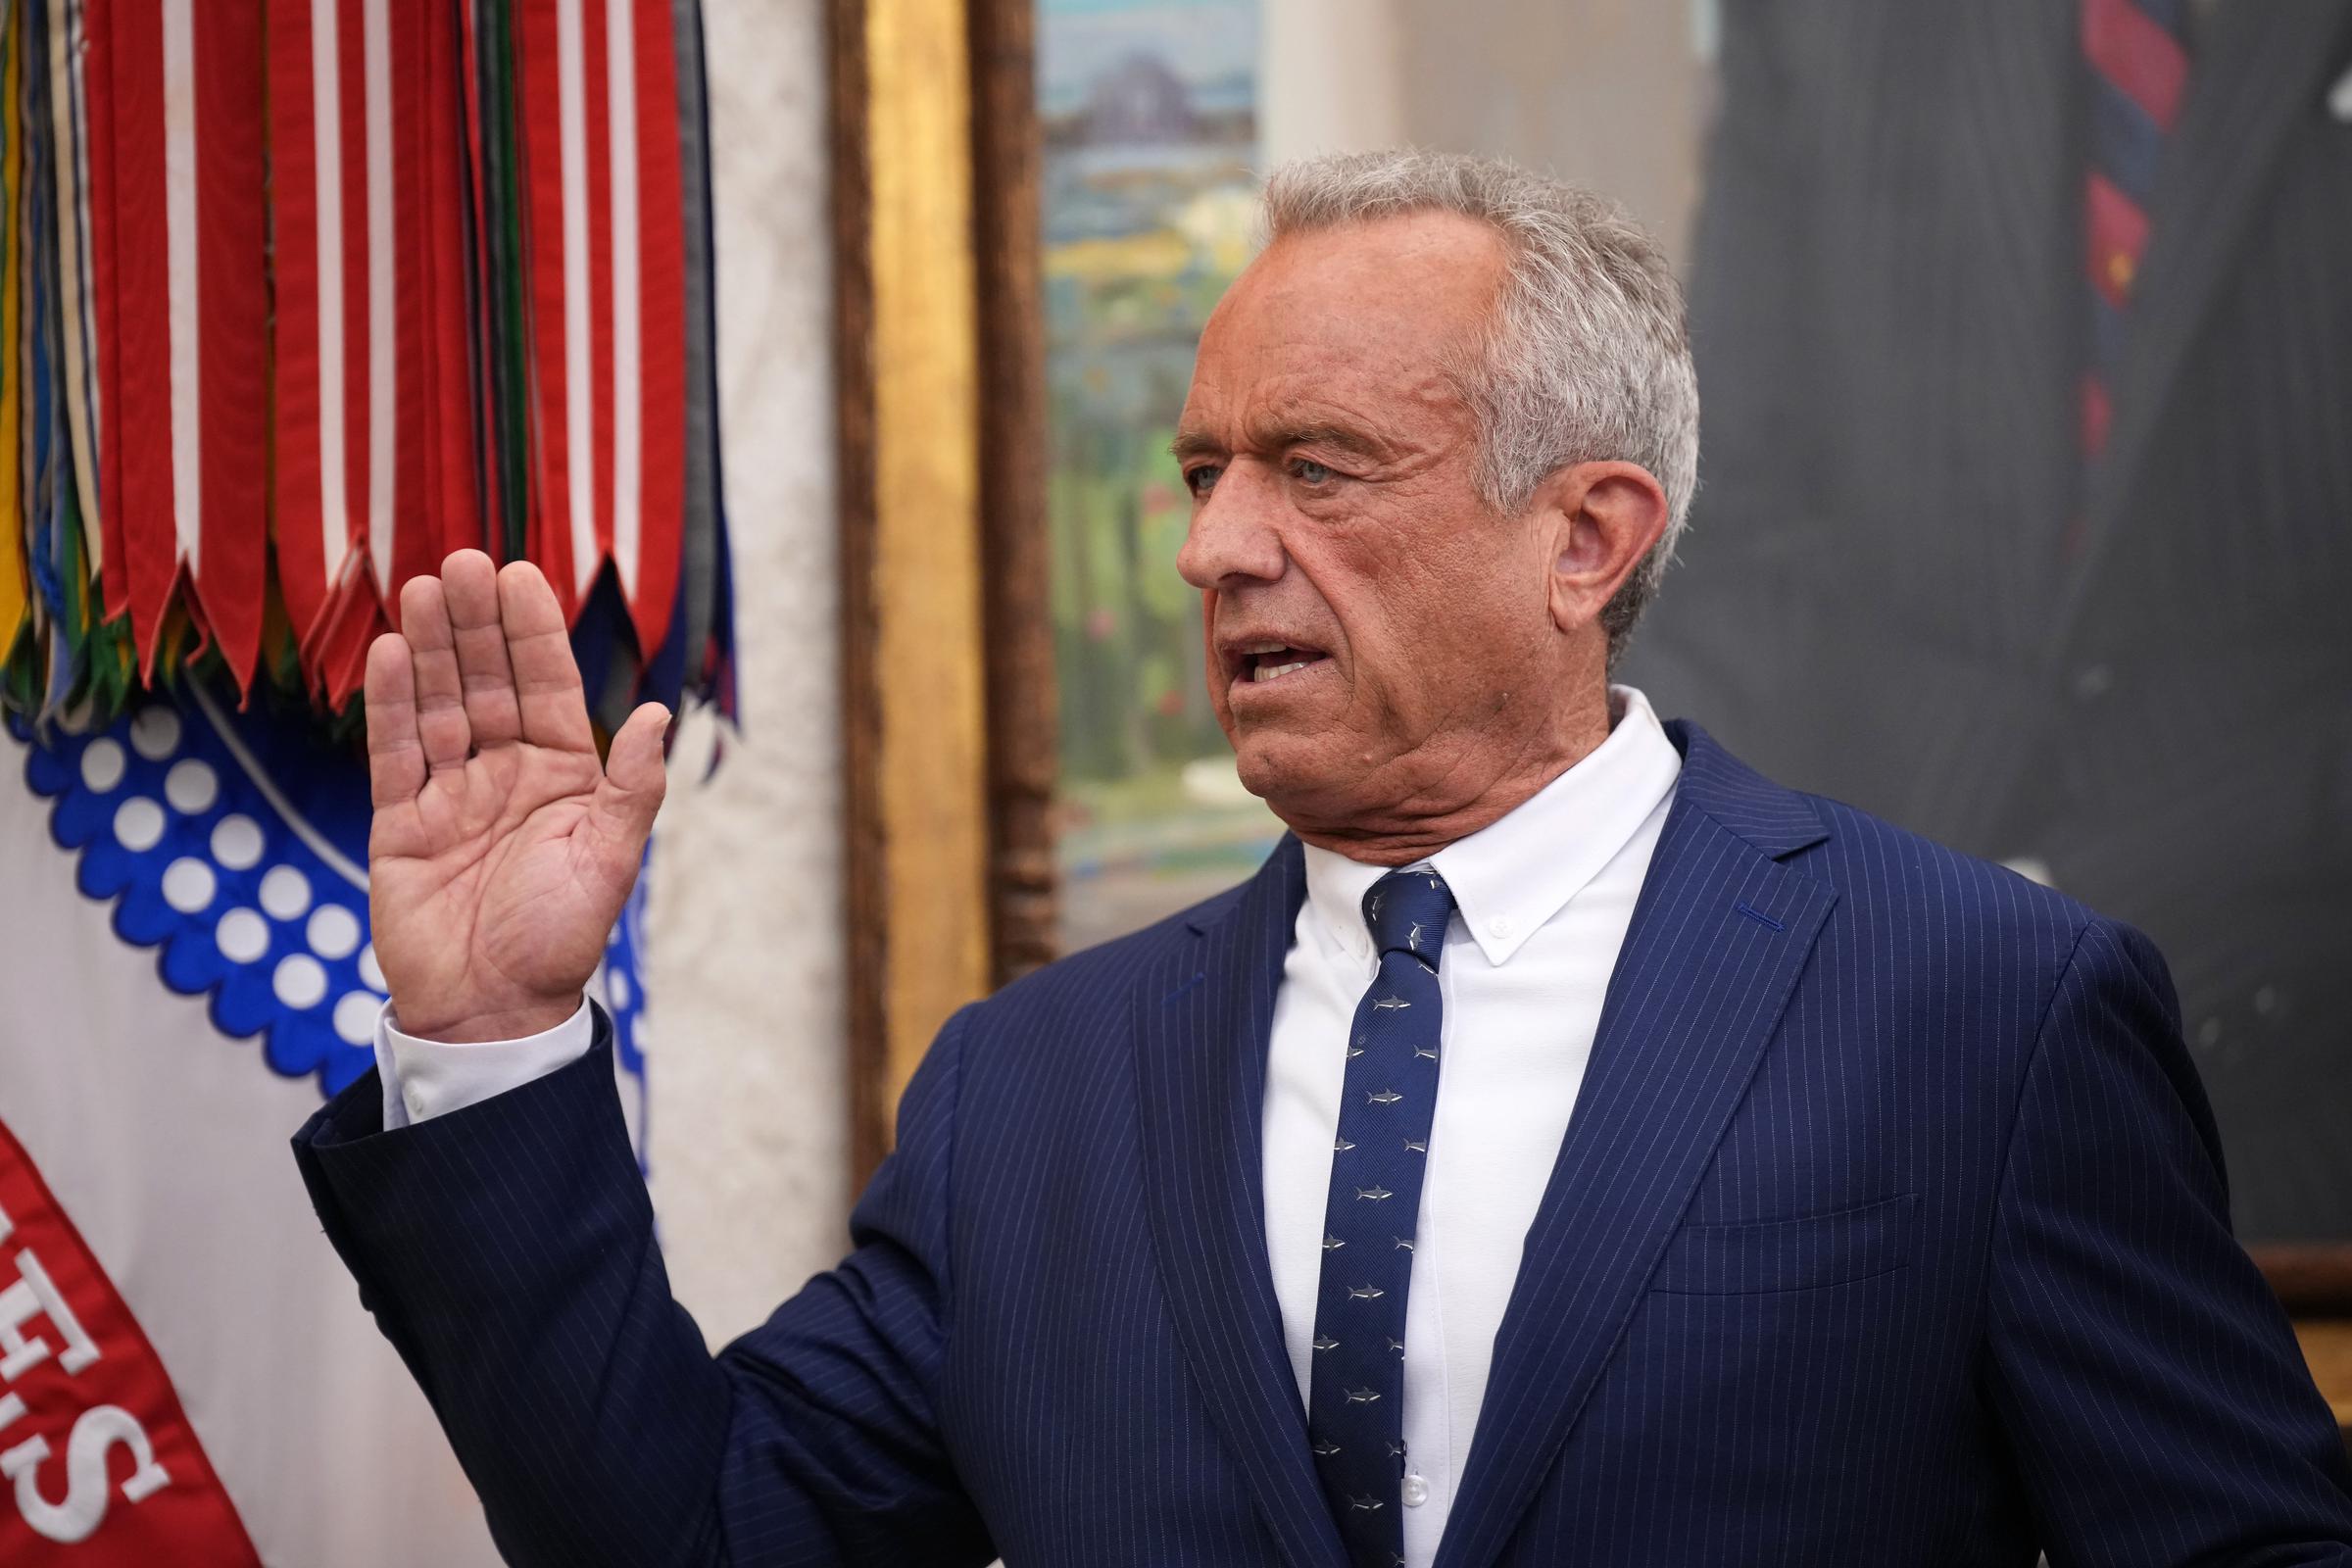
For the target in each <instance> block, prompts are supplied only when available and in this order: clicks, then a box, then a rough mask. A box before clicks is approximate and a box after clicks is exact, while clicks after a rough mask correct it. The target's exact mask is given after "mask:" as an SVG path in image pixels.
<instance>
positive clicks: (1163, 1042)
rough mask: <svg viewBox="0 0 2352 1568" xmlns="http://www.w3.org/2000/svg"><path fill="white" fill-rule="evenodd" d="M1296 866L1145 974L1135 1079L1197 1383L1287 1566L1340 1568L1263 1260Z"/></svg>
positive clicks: (1278, 866)
mask: <svg viewBox="0 0 2352 1568" xmlns="http://www.w3.org/2000/svg"><path fill="white" fill-rule="evenodd" d="M1305 887H1306V881H1305V870H1304V862H1303V858H1302V857H1301V856H1300V854H1299V844H1298V841H1297V840H1295V839H1291V838H1289V837H1285V838H1284V839H1283V841H1282V844H1281V845H1280V847H1278V848H1277V849H1276V850H1275V852H1274V854H1273V856H1272V857H1271V858H1268V860H1267V861H1266V863H1265V865H1264V866H1262V867H1261V868H1260V869H1259V871H1258V873H1257V875H1256V876H1255V877H1253V878H1251V879H1250V882H1248V883H1247V884H1245V885H1244V887H1243V888H1242V891H1241V894H1240V897H1239V898H1238V899H1237V900H1235V901H1234V902H1233V903H1232V904H1230V905H1229V906H1227V907H1225V909H1224V910H1223V912H1222V913H1220V914H1214V915H1212V916H1211V917H1210V918H1209V919H1208V920H1206V921H1205V922H1204V923H1203V924H1202V925H1201V927H1200V928H1199V929H1200V936H1201V941H1200V944H1199V945H1198V946H1197V947H1189V948H1186V947H1180V948H1178V949H1177V950H1176V952H1175V955H1174V956H1171V957H1169V958H1167V959H1165V960H1163V961H1162V962H1161V963H1160V964H1159V965H1158V966H1157V967H1156V968H1155V969H1154V970H1153V971H1152V972H1150V973H1148V974H1146V975H1145V977H1144V984H1143V986H1142V987H1141V989H1140V990H1139V992H1138V993H1137V997H1136V1027H1135V1043H1136V1082H1137V1085H1138V1088H1139V1090H1140V1092H1141V1094H1142V1097H1143V1104H1142V1117H1143V1134H1144V1139H1143V1147H1144V1170H1145V1186H1146V1189H1147V1192H1148V1196H1149V1201H1150V1212H1151V1218H1152V1239H1153V1242H1154V1245H1155V1246H1156V1247H1157V1249H1158V1252H1159V1263H1160V1277H1161V1280H1162V1281H1163V1282H1164V1284H1165V1286H1166V1288H1167V1293H1168V1303H1169V1307H1170V1310H1171V1311H1172V1313H1173V1315H1174V1317H1175V1321H1176V1332H1177V1337H1178V1338H1179V1339H1180V1340H1181V1341H1182V1342H1183V1346H1184V1350H1185V1354H1186V1356H1187V1357H1188V1359H1189V1360H1190V1362H1191V1364H1192V1369H1193V1377H1194V1380H1195V1381H1196V1382H1197V1383H1198V1384H1199V1386H1200V1389H1201V1394H1202V1396H1203V1397H1205V1399H1206V1400H1207V1402H1208V1407H1209V1412H1210V1415H1211V1416H1212V1417H1213V1418H1214V1420H1215V1421H1216V1424H1217V1426H1218V1428H1219V1430H1220V1431H1221V1432H1222V1433H1223V1434H1224V1438H1225V1442H1226V1444H1227V1446H1229V1447H1230V1448H1231V1449H1232V1451H1233V1453H1234V1455H1235V1457H1236V1458H1237V1459H1238V1460H1239V1461H1240V1463H1241V1466H1242V1470H1243V1472H1244V1473H1245V1474H1246V1475H1247V1476H1248V1477H1249V1479H1250V1486H1251V1487H1252V1488H1253V1489H1255V1491H1256V1494H1257V1501H1258V1507H1259V1510H1260V1512H1262V1513H1263V1515H1264V1516H1265V1519H1266V1523H1267V1524H1268V1526H1269V1527H1270V1528H1271V1529H1272V1530H1273V1533H1274V1537H1275V1540H1276V1542H1277V1543H1278V1544H1280V1546H1281V1548H1282V1552H1283V1555H1284V1557H1285V1558H1286V1559H1287V1560H1288V1561H1289V1562H1290V1563H1291V1564H1293V1565H1294V1568H1309V1565H1313V1568H1329V1565H1335V1564H1340V1563H1344V1562H1345V1561H1346V1556H1347V1554H1346V1551H1345V1549H1344V1548H1343V1546H1342V1545H1341V1543H1340V1535H1339V1528H1338V1526H1336V1525H1335V1524H1334V1523H1333V1522H1332V1518H1331V1510H1330V1509H1329V1508H1328V1507H1327V1506H1326V1505H1325V1503H1324V1498H1323V1490H1322V1487H1321V1485H1320V1483H1318V1482H1317V1480H1316V1478H1315V1472H1314V1465H1313V1460H1312V1459H1311V1458H1310V1457H1309V1455H1308V1453H1307V1449H1306V1415H1305V1412H1304V1409H1303V1408H1302V1406H1301V1405H1300V1404H1299V1389H1298V1384H1297V1381H1296V1379H1295V1378H1294V1377H1293V1375H1292V1372H1291V1362H1290V1356H1289V1354H1288V1352H1287V1351H1286V1350H1285V1349H1284V1348H1283V1343H1282V1309H1281V1306H1280V1305H1279V1303H1278V1302H1277V1301H1276V1300H1275V1297H1274V1278H1273V1274H1272V1271H1271V1270H1270V1269H1269V1267H1268V1265H1267V1262H1266V1221H1265V1207H1264V1201H1263V1195H1262V1194H1261V1193H1260V1191H1259V1181H1260V1160H1259V1144H1258V1120H1259V1112H1260V1109H1261V1104H1262V1102H1263V1099H1264V1095H1265V1055H1266V1041H1267V1036H1268V1033H1269V1031H1270V1030H1271V1029H1272V1027H1273V1022H1274V993H1275V989H1276V987H1277V986H1279V985H1280V984H1281V981H1282V966H1283V958H1284V956H1285V955H1286V954H1287V953H1288V952H1289V950H1290V942H1291V931H1292V927H1293V924H1294V922H1295V921H1296V919H1297V917H1298V911H1299V899H1300V898H1301V897H1302V896H1303V894H1304V892H1305Z"/></svg>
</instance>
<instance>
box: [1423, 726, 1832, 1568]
mask: <svg viewBox="0 0 2352 1568" xmlns="http://www.w3.org/2000/svg"><path fill="white" fill-rule="evenodd" d="M1669 730H1670V733H1673V734H1674V735H1675V738H1676V740H1677V743H1678V744H1680V745H1683V746H1685V748H1686V760H1685V763H1684V771H1683V781H1682V783H1681V785H1680V786H1678V789H1677V794H1676V798H1675V804H1674V807H1673V809H1671V811H1669V813H1668V815H1667V820H1666V827H1665V830H1664V832H1663V834H1662V835H1661V837H1660V839H1659V843H1658V848H1657V851H1656V853H1655V855H1654V856H1653V858H1652V859H1651V861H1650V869H1649V875H1648V877H1647V879H1646V880H1645V881H1644V883H1643V885H1642V896H1641V899H1640V901H1639V902H1638V904H1637V905H1636V907H1635V911H1634V918H1633V924H1632V926H1631V928H1630V929H1629V930H1628V931H1627V934H1626V941H1625V948H1624V951H1623V953H1622V954H1621V955H1620V956H1619V958H1618V963H1617V968H1616V972H1615V973H1614V974H1613V975H1612V976H1611V977H1610V981H1609V990H1608V997H1607V1000H1606V1002H1605V1003H1604V1005H1603V1006H1602V1009H1601V1018H1600V1027H1599V1032H1598V1034H1597V1036H1596V1038H1595V1039H1594V1041H1593V1057H1592V1063H1591V1065H1590V1066H1589V1067H1588V1068H1587V1070H1586V1075H1585V1082H1584V1087H1583V1090H1582V1092H1581V1093H1580V1094H1579V1095H1578V1097H1577V1103H1576V1110H1575V1114H1574V1115H1573V1116H1572V1117H1571V1119H1570V1121H1569V1124H1568V1132H1567V1136H1566V1138H1565V1139H1564V1140H1563V1142H1562V1144H1561V1147H1560V1154H1559V1159H1558V1161H1557V1162H1556V1163H1555V1164H1554V1166H1553V1168H1552V1174H1551V1182H1550V1185H1549V1186H1548V1187H1547V1188H1546V1189H1545V1191H1544V1200H1543V1203H1542V1205H1541V1206H1540V1207H1539V1208H1538V1209H1537V1211H1536V1218H1535V1221H1534V1223H1533V1224H1531V1225H1530V1226H1529V1227H1528V1233H1527V1242H1526V1246H1525V1249H1524V1251H1523V1253H1522V1256H1521V1261H1520V1268H1519V1278H1518V1282H1517V1284H1516V1286H1515V1287H1514V1288H1513V1290H1512V1293H1511V1300H1510V1305H1509V1307H1508V1308H1507V1310H1506V1311H1505V1313H1504V1315H1503V1320H1502V1327H1501V1328H1500V1330H1499V1331H1497V1333H1496V1335H1495V1361H1494V1367H1493V1370H1492V1372H1491V1373H1490V1374H1489V1377H1488V1380H1487V1400H1486V1405H1485V1408H1484V1409H1482V1410H1481V1411H1480V1413H1479V1419H1478V1429H1477V1434H1476V1436H1475V1437H1474V1438H1473V1440H1472V1443H1471V1448H1470V1461H1469V1468H1468V1471H1467V1473H1466V1474H1465V1475H1464V1476H1463V1478H1462V1486H1461V1491H1460V1493H1459V1494H1458V1495H1457V1496H1456V1499H1455V1502H1454V1506H1453V1511H1452V1514H1451V1516H1450V1517H1449V1518H1448V1520H1447V1522H1446V1535H1445V1539H1444V1541H1443V1542H1442V1543H1441V1544H1440V1546H1439V1548H1438V1557H1437V1568H1485V1565H1486V1564H1488V1563H1491V1562H1493V1561H1494V1560H1495V1557H1496V1556H1497V1554H1499V1553H1500V1551H1501V1550H1502V1548H1503V1546H1504V1545H1505V1544H1507V1543H1508V1541H1509V1539H1510V1536H1511V1533H1512V1531H1513V1530H1514V1529H1516V1528H1517V1526H1518V1523H1519V1521H1520V1519H1521V1517H1522V1516H1523V1515H1524V1514H1525V1513H1526V1511H1527V1509H1528V1507H1529V1505H1530V1504H1531V1503H1532V1502H1533V1501H1534V1499H1535V1497H1536V1495H1537V1493H1538V1491H1539V1489H1540V1487H1541V1486H1542V1484H1543V1481H1544V1476H1545V1474H1546V1473H1547V1472H1548V1471H1549V1470H1550V1469H1551V1466H1552V1463H1553V1460H1554V1459H1555V1457H1556V1456H1557V1454H1558V1452H1559V1449H1560V1446H1561V1445H1562V1443H1563V1442H1564V1441H1565V1440H1566V1438H1567V1436H1568V1434H1569V1432H1570V1430H1571V1429H1573V1428H1574V1427H1575V1425H1576V1423H1577V1421H1578V1419H1579V1418H1580V1416H1581V1415H1582V1413H1583V1411H1584V1408H1585V1404H1586V1401H1587V1399H1588V1397H1590V1395H1591V1394H1592V1391H1593V1385H1594V1384H1595V1383H1596V1382H1597V1381H1598V1379H1599V1377H1600V1373H1601V1370H1602V1368H1603V1366H1604V1365H1605V1364H1606V1362H1607V1360H1608V1358H1609V1356H1610V1354H1611V1352H1612V1351H1613V1350H1614V1348H1615V1347H1616V1345H1617V1343H1618V1340H1619V1339H1620V1337H1621V1336H1622V1334H1623V1332H1624V1329H1625V1326H1626V1323H1627V1321H1628V1320H1629V1318H1630V1317H1631V1316H1632V1314H1633V1311H1634V1308H1635V1307H1636V1306H1637V1305H1638V1304H1639V1302H1640V1300H1641V1298H1642V1292H1643V1291H1644V1289H1645V1288H1646V1286H1647V1284H1648V1281H1649V1276H1650V1274H1651V1271H1652V1270H1653V1269H1654V1268H1655V1267H1656V1265H1657V1261H1658V1258H1659V1257H1660V1255H1661V1254H1662V1253H1663V1251H1664V1249H1665V1246H1666V1243H1667V1241H1668V1239H1669V1238H1670V1237H1671V1236H1672V1235H1673V1233H1674V1231H1675V1228H1676V1227H1677V1226H1678V1225H1679V1224H1680V1223H1681V1222H1682V1217H1683V1212H1684V1209H1685V1208H1686V1207H1687V1206H1688V1204H1689V1202H1690V1200H1691V1193H1692V1191H1693V1189H1695V1187H1696V1186H1697V1184H1698V1180H1699V1177H1700V1176H1701V1174H1702V1173H1703V1172H1704V1171H1705V1169H1706V1167H1707V1164H1708V1161H1709V1160H1710V1159H1711V1158H1712V1156H1713V1154H1714V1151H1715V1146H1716V1144H1717V1143H1718V1142H1719V1141H1720V1140H1721V1139H1722V1137H1723V1133H1724V1130H1725V1128H1726V1126H1727V1125H1728V1124H1729V1122H1730V1120H1731V1116H1732V1112H1733V1110H1734V1109H1735V1108H1736V1107H1737V1106H1738V1104H1739V1103H1740V1099H1741V1097H1742V1096H1743V1095H1744V1094H1745V1093H1746V1090H1747V1085H1748V1082H1749V1080H1750V1078H1751V1077H1752V1076H1753V1074H1754V1072H1755V1068H1756V1064H1757V1062H1758V1061H1759V1060H1760V1059H1761V1057H1762V1054H1763V1052H1764V1047H1765V1044H1766V1042H1767V1041H1768V1040H1770V1039H1771V1037H1772V1034H1773V1031H1774V1030H1775V1028H1776V1027H1777V1026H1778V1024H1779V1021H1780V1017H1781V1012H1782V1010H1783V1008H1784V1007H1786V1006H1787V1005H1788V1001H1789V994H1790V992H1791V991H1792V990H1793V989H1794V987H1795V984H1796V979H1797V976H1798V974H1799V972H1800V971H1801V970H1802V969H1803V968H1804V965H1805V960H1806V957H1807V956H1808V955H1809V954H1810V953H1811V952H1812V949H1813V943H1814V939H1815V937H1816V936H1817V935H1818V934H1819V932H1820V930H1821V925H1822V922H1823V920H1824V919H1825V918H1827V916H1828V914H1829V911H1830V909H1831V907H1833V906H1834V905H1835V904H1836V903H1837V897H1838V896H1837V894H1836V893H1835V892H1834V891H1833V890H1832V889H1830V888H1829V887H1827V886H1826V885H1824V884H1823V883H1820V882H1818V881H1816V880H1814V879H1813V878H1811V877H1809V876H1806V875H1805V874H1803V873H1802V872H1799V871H1795V870H1792V869H1790V868H1789V867H1788V866H1785V865H1782V864H1780V863H1779V857H1781V856H1785V855H1788V854H1790V853H1793V852H1794V851H1795V850H1797V849H1801V848H1803V847H1805V846H1806V845H1808V844H1812V843H1816V842H1818V841H1819V840H1820V839H1821V838H1822V837H1823V836H1824V835H1823V830H1822V826H1821V822H1820V818H1819V815H1818V813H1817V812H1816V811H1815V810H1814V809H1813V807H1812V806H1811V804H1810V803H1809V802H1807V801H1805V800H1804V799H1803V798H1802V797H1800V796H1796V795H1794V794H1791V793H1790V792H1789V791H1786V790H1782V789H1780V788H1779V787H1778V786H1776V785H1772V784H1769V783H1766V782H1765V781H1764V780H1763V779H1761V778H1759V777H1757V776H1756V775H1755V774H1753V773H1750V772H1748V771H1747V769H1746V768H1744V767H1743V766H1741V765H1740V763H1738V762H1736V761H1734V760H1732V759H1731V758H1730V757H1729V756H1728V755H1727V754H1725V753H1724V752H1722V751H1721V750H1720V749H1719V748H1717V747H1716V746H1715V745H1714V744H1713V742H1711V741H1709V740H1708V739H1707V738H1706V737H1705V736H1704V735H1703V734H1701V733H1699V732H1698V731H1696V730H1695V729H1693V728H1691V727H1690V726H1687V725H1680V724H1677V725H1672V726H1669Z"/></svg>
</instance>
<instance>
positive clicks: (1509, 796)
mask: <svg viewBox="0 0 2352 1568" xmlns="http://www.w3.org/2000/svg"><path fill="white" fill-rule="evenodd" d="M1617 717H1618V713H1617V709H1616V700H1615V699H1614V698H1613V697H1611V696H1609V695H1607V694H1606V692H1605V691H1604V693H1603V695H1602V696H1601V699H1600V701H1599V702H1597V703H1593V704H1585V705H1580V707H1579V709H1578V711H1576V712H1575V713H1573V714H1571V715H1565V716H1564V717H1563V719H1562V721H1561V723H1560V724H1559V725H1557V726H1556V727H1555V728H1553V729H1551V730H1547V731H1545V732H1544V733H1542V734H1540V735H1535V736H1530V737H1528V740H1527V742H1526V744H1525V745H1523V746H1522V747H1521V748H1520V750H1519V751H1518V752H1517V753H1515V754H1514V755H1512V756H1511V757H1510V758H1509V759H1507V760H1505V761H1504V763H1503V764H1502V765H1501V766H1500V767H1498V768H1496V769H1495V772H1494V774H1493V776H1492V777H1491V778H1490V780H1489V781H1488V783H1487V784H1486V785H1485V787H1483V788H1481V789H1480V790H1478V791H1477V792H1476V793H1475V794H1474V795H1472V796H1470V797H1468V798H1466V799H1461V800H1458V801H1453V802H1446V801H1442V800H1439V801H1432V800H1430V799H1428V797H1427V796H1424V797H1422V798H1418V799H1407V800H1406V801H1404V802H1403V803H1401V804H1399V805H1397V806H1395V807H1392V808H1388V809H1383V810H1380V811H1375V812H1371V813H1361V812H1359V813H1357V814H1356V815H1354V816H1353V817H1352V818H1342V817H1338V816H1334V817H1332V818H1330V819H1325V818H1323V817H1320V816H1318V815H1315V814H1313V813H1306V812H1299V813H1294V812H1292V811H1288V810H1285V809H1283V807H1282V806H1281V805H1280V804H1279V803H1272V802H1269V803H1268V804H1270V805H1273V806H1274V810H1275V814H1276V815H1278V816H1280V817H1281V818H1282V819H1283V821H1284V822H1285V823H1286V824H1288V825H1289V827H1290V829H1291V831H1292V832H1294V833H1296V834H1298V835H1299V840H1300V842H1302V843H1306V844H1312V845H1313V846H1315V847H1316V848H1317V849H1321V850H1329V851H1331V852H1332V853H1333V854H1335V855H1344V856H1346V857H1347V858H1348V859H1350V860H1355V861H1358V862H1359V863H1361V864H1364V865H1385V866H1397V865H1411V864H1413V863H1414V862H1415V861H1417V860H1425V859H1427V858H1430V857H1431V856H1433V855H1435V854H1437V853H1438V852H1439V851H1440V850H1442V849H1444V848H1446V845H1448V844H1452V843H1455V842H1456V841H1458V840H1461V839H1466V838H1468V837H1469V836H1470V835H1471V834H1473V833H1476V832H1478V831H1479V830H1481V829H1482V828H1486V827H1490V826H1492V825H1493V824H1495V823H1496V822H1499V821H1501V820H1502V819H1503V818H1504V817H1505V816H1508V815H1509V814H1510V813H1511V812H1513V811H1515V810H1517V809H1519V808H1520V807H1521V806H1524V805H1525V804H1527V802H1529V801H1530V800H1533V799H1534V798H1535V797H1536V795H1537V794H1538V793H1539V792H1541V791H1542V790H1543V789H1544V786H1545V785H1547V784H1549V783H1550V782H1551V781H1552V780H1553V779H1556V778H1558V777H1559V776H1560V775H1561V774H1562V773H1565V772H1567V771H1568V770H1569V769H1570V768H1572V767H1574V766H1575V765H1576V764H1577V763H1579V762H1581V761H1583V760H1585V759H1586V758H1587V757H1590V756H1591V755H1592V754H1593V751H1594V749H1596V748H1597V747H1598V746H1599V745H1600V743H1601V742H1602V741H1605V740H1607V739H1608V738H1609V730H1610V729H1611V728H1612V727H1613V726H1614V725H1615V723H1616V720H1617ZM1400 761H1401V760H1400ZM1397 766H1398V764H1392V766H1391V768H1390V769H1389V770H1388V771H1391V772H1395V771H1397ZM1441 772H1442V774H1443V775H1444V776H1447V777H1458V776H1459V773H1458V770H1456V769H1452V768H1448V769H1444V770H1441ZM1433 793H1434V792H1433Z"/></svg>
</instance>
